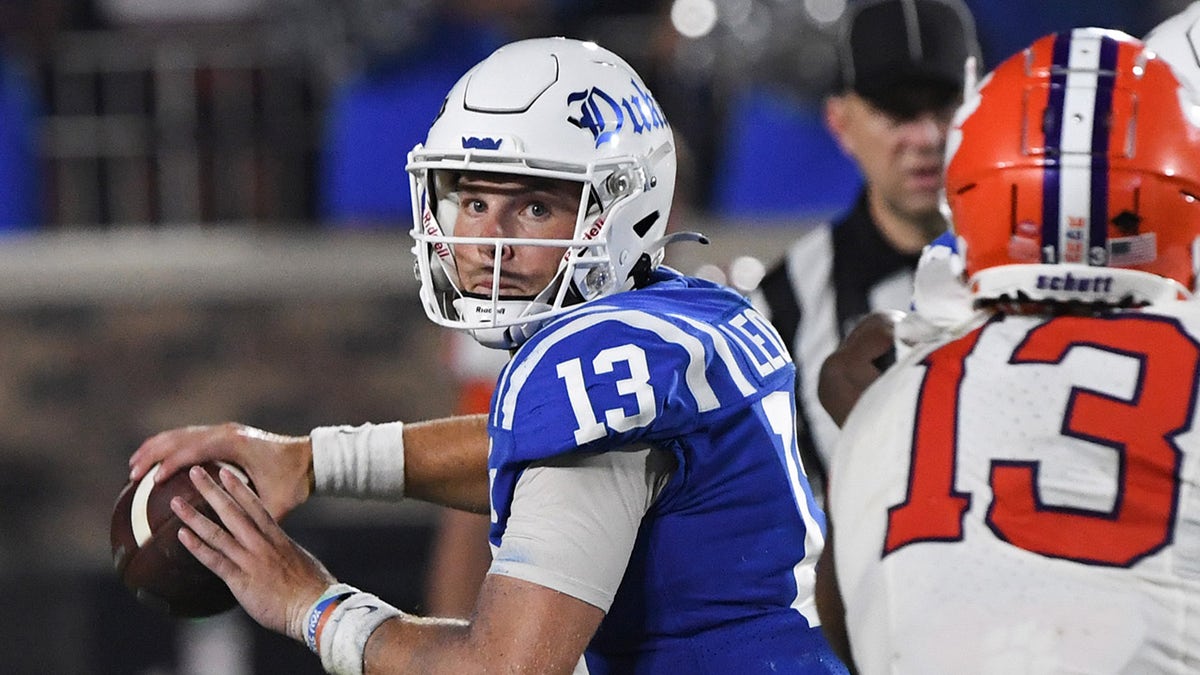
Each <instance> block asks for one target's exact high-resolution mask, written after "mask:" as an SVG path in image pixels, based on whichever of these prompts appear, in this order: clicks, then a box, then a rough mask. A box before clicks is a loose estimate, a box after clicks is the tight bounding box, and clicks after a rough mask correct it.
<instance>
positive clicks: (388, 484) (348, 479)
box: [309, 422, 404, 499]
mask: <svg viewBox="0 0 1200 675" xmlns="http://www.w3.org/2000/svg"><path fill="white" fill-rule="evenodd" d="M309 438H310V439H312V453H313V477H314V478H315V479H316V490H315V491H316V493H317V494H319V495H327V496H335V497H367V498H379V499H401V498H403V497H404V423H403V422H388V423H387V424H364V425H362V426H357V427H352V426H340V427H317V428H316V429H313V430H312V432H311V433H310V434H309Z"/></svg>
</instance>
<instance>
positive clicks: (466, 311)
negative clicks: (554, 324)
mask: <svg viewBox="0 0 1200 675" xmlns="http://www.w3.org/2000/svg"><path fill="white" fill-rule="evenodd" d="M452 304H453V305H454V309H455V310H456V311H457V312H458V316H459V319H460V320H461V321H462V322H463V323H464V324H466V326H465V328H466V329H467V330H469V331H470V333H471V337H473V338H475V341H476V342H478V343H479V344H481V345H483V346H484V347H490V348H491V349H515V348H516V347H520V346H521V344H523V343H524V342H525V341H526V340H528V339H529V337H530V336H531V335H533V334H534V333H535V332H537V329H538V328H541V325H542V322H543V321H544V319H542V320H536V319H535V320H532V321H528V322H524V323H520V322H517V321H516V320H517V319H519V318H520V317H522V316H526V315H529V314H537V313H541V312H547V311H549V310H550V305H547V304H546V303H543V302H535V301H531V300H497V301H494V302H493V301H492V300H491V299H490V298H456V299H455V300H454V301H453V303H452ZM493 311H494V312H495V314H496V316H493ZM496 319H499V323H500V325H499V326H496V325H494V324H496V323H497V321H496Z"/></svg>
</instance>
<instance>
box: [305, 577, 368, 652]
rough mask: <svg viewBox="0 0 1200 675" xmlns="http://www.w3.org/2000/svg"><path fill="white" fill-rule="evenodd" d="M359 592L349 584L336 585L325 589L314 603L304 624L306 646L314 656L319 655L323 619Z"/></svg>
mask: <svg viewBox="0 0 1200 675" xmlns="http://www.w3.org/2000/svg"><path fill="white" fill-rule="evenodd" d="M357 592H358V589H357V588H354V587H353V586H350V585H348V584H334V585H332V586H330V587H329V588H327V589H325V592H324V593H322V594H321V597H319V598H317V601H316V602H314V603H313V605H312V607H311V608H310V609H309V610H308V618H307V619H306V620H305V622H304V644H305V645H306V646H307V647H308V648H309V650H311V651H312V653H314V654H319V653H320V652H318V651H317V632H318V630H319V629H320V627H321V617H322V615H324V614H325V612H327V611H328V610H329V608H330V607H332V606H333V605H335V604H336V603H338V602H340V601H342V600H345V599H346V598H348V597H350V596H351V595H354V594H355V593H357Z"/></svg>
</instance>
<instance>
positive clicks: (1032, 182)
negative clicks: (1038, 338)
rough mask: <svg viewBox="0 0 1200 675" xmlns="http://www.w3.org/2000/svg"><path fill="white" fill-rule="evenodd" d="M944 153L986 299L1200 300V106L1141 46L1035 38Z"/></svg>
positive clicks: (966, 108)
mask: <svg viewBox="0 0 1200 675" xmlns="http://www.w3.org/2000/svg"><path fill="white" fill-rule="evenodd" d="M946 152H947V155H946V206H947V207H948V210H949V214H948V215H949V218H950V221H951V226H952V229H953V232H954V233H955V235H957V237H958V246H959V250H960V253H961V254H962V255H963V256H964V263H965V271H966V275H967V277H968V283H969V285H970V288H971V292H972V294H973V295H974V297H975V299H976V300H977V301H978V300H982V299H1009V300H1054V301H1079V302H1084V303H1103V304H1114V305H1141V304H1146V303H1150V302H1156V301H1159V300H1163V299H1168V298H1179V297H1188V296H1189V295H1190V292H1191V291H1193V290H1195V287H1196V276H1197V267H1196V266H1197V263H1196V260H1197V251H1198V249H1197V242H1198V241H1200V239H1198V237H1200V202H1197V198H1198V197H1200V99H1197V97H1196V94H1194V93H1193V92H1192V91H1191V90H1190V89H1188V88H1186V87H1185V86H1183V85H1181V84H1180V82H1179V80H1178V79H1177V78H1176V77H1175V75H1174V74H1173V73H1172V71H1171V69H1170V68H1169V67H1168V66H1167V65H1166V63H1165V62H1163V61H1162V60H1161V59H1160V58H1158V57H1157V56H1156V55H1155V54H1154V52H1152V51H1150V50H1148V49H1145V48H1144V47H1143V44H1142V43H1141V42H1140V41H1138V40H1136V39H1134V38H1132V37H1130V36H1129V35H1126V34H1125V33H1121V32H1118V31H1111V30H1103V29H1098V28H1079V29H1075V30H1073V31H1070V32H1064V33H1058V34H1052V35H1048V36H1045V37H1043V38H1041V39H1039V40H1037V41H1036V42H1034V43H1033V44H1032V45H1030V46H1029V47H1028V48H1026V49H1025V50H1023V51H1022V52H1020V53H1018V54H1016V55H1014V56H1012V57H1010V58H1009V59H1007V60H1006V61H1004V63H1002V64H1000V66H999V67H997V68H996V69H995V70H994V71H993V72H992V73H991V74H990V75H988V76H987V77H985V78H984V79H983V80H982V81H981V82H980V83H979V85H978V86H977V87H976V88H975V89H974V91H971V92H967V95H966V97H965V101H964V103H963V106H962V107H961V108H960V109H959V110H958V112H957V113H956V115H955V119H954V122H953V124H952V128H951V132H950V136H949V139H948V143H947V150H946Z"/></svg>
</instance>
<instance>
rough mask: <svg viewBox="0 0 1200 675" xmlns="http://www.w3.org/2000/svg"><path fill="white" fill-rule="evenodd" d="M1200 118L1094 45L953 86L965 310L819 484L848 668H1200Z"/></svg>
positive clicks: (1076, 35)
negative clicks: (962, 96)
mask: <svg viewBox="0 0 1200 675" xmlns="http://www.w3.org/2000/svg"><path fill="white" fill-rule="evenodd" d="M1198 111H1200V99H1198V98H1197V97H1196V95H1195V94H1194V93H1193V92H1192V91H1191V90H1190V88H1188V87H1186V86H1184V85H1182V84H1181V83H1180V81H1179V79H1178V78H1177V76H1176V75H1175V74H1174V73H1173V72H1172V69H1171V68H1169V67H1168V66H1167V65H1166V63H1165V62H1164V61H1163V59H1161V58H1159V57H1158V56H1156V55H1155V54H1154V52H1152V51H1151V50H1149V49H1147V48H1145V47H1144V46H1143V44H1142V43H1141V42H1139V41H1138V40H1136V39H1134V38H1131V37H1129V36H1128V35H1125V34H1123V33H1119V32H1115V31H1107V30H1101V29H1095V28H1085V29H1076V30H1074V31H1071V32H1065V33H1060V34H1055V35H1050V36H1047V37H1044V38H1042V39H1040V40H1038V41H1036V42H1034V43H1033V44H1032V45H1031V46H1030V47H1028V48H1027V49H1026V50H1024V51H1022V52H1021V53H1019V54H1017V55H1015V56H1013V57H1011V58H1010V59H1008V60H1006V61H1005V62H1004V63H1002V64H1001V65H1000V66H999V67H998V68H996V69H995V70H994V71H993V73H992V74H991V75H989V76H988V77H987V78H985V79H984V80H983V81H982V82H981V83H980V84H979V86H978V87H977V88H976V89H975V90H974V91H972V92H969V93H968V95H967V97H966V102H965V103H964V105H963V106H962V108H960V110H959V112H958V113H957V114H956V116H955V120H954V124H953V129H952V132H951V135H950V140H949V149H948V152H947V157H948V161H947V176H946V195H947V200H948V208H949V211H950V213H951V223H952V227H953V232H954V235H955V236H956V239H957V242H958V247H959V251H958V253H959V255H961V258H960V260H961V262H962V265H963V266H964V275H965V279H966V280H967V284H966V286H965V287H963V288H964V289H965V291H966V292H965V294H962V295H956V294H957V291H956V292H955V294H954V295H955V296H956V297H959V298H961V299H962V300H963V301H964V302H966V303H968V304H967V305H966V307H965V308H964V309H965V310H967V311H964V312H962V313H961V314H959V316H962V317H967V318H966V319H965V320H964V321H961V322H960V323H958V324H957V325H955V324H953V323H946V324H944V325H941V326H938V327H936V328H937V329H938V330H934V331H932V332H931V333H930V334H929V335H927V336H926V337H927V338H928V340H927V341H926V342H925V343H923V344H920V343H918V344H916V345H914V348H913V350H912V351H911V352H910V353H908V354H907V355H906V356H903V355H902V356H901V358H900V360H899V361H898V362H897V363H896V364H895V365H894V366H892V367H891V368H889V369H888V370H887V371H886V372H885V373H884V374H883V375H882V377H880V379H879V380H878V381H876V382H875V384H874V385H872V386H871V387H870V388H869V389H867V391H866V392H865V393H864V394H863V395H862V398H861V399H860V400H859V402H858V404H857V405H856V406H855V407H854V409H853V411H852V412H851V413H850V415H849V417H848V418H847V419H846V422H845V426H844V428H843V433H842V435H841V437H840V440H839V442H838V445H837V451H836V453H835V459H834V463H833V466H832V469H831V474H830V477H831V486H830V493H829V497H830V501H829V513H830V519H831V523H833V525H834V526H835V528H836V532H837V534H836V537H835V536H833V535H832V532H831V534H830V538H829V542H828V544H829V547H828V548H827V550H828V551H829V553H830V554H831V557H830V558H829V559H827V560H824V561H823V562H822V574H821V583H822V584H826V583H829V582H834V583H836V586H837V588H838V589H840V594H841V600H842V602H844V625H845V628H846V631H847V636H848V648H849V650H850V651H851V652H852V655H853V661H854V663H855V664H856V665H857V667H858V668H859V669H860V670H861V671H862V672H869V673H874V672H890V673H928V672H988V673H1001V672H1004V673H1008V672H1022V673H1028V672H1138V673H1146V672H1156V673H1160V672H1161V673H1165V672H1178V673H1183V672H1193V671H1194V670H1195V668H1196V664H1197V663H1198V662H1200V622H1198V621H1196V620H1194V617H1196V616H1198V615H1200V568H1198V567H1197V566H1196V565H1195V564H1193V562H1192V561H1194V560H1195V559H1196V551H1197V550H1200V530H1197V528H1196V526H1195V524H1196V523H1197V522H1200V501H1197V498H1196V495H1197V494H1200V493H1198V492H1197V487H1198V485H1197V483H1198V481H1197V477H1196V476H1197V474H1196V466H1195V462H1196V460H1197V458H1198V456H1200V440H1198V439H1197V437H1196V435H1195V434H1194V433H1193V427H1194V421H1195V420H1194V418H1195V415H1196V402H1197V394H1198V392H1200V305H1198V304H1197V303H1196V300H1195V299H1194V295H1193V294H1194V293H1195V291H1196V283H1197V270H1198V269H1200V258H1198V256H1200V201H1198V199H1200V115H1198ZM920 309H921V305H920V303H919V302H918V304H917V310H918V311H919V310H920ZM939 332H940V335H937V334H938V333H939ZM934 335H937V337H933V336H934ZM826 571H832V572H836V575H828V574H826V573H825V572H826ZM819 597H821V598H826V597H829V596H825V595H821V596H819ZM836 611H837V608H836V607H835V606H832V605H829V604H828V603H826V602H825V601H824V600H823V601H822V614H823V616H825V617H826V618H829V617H832V616H834V613H835V612H836ZM842 647H843V648H844V647H845V645H842Z"/></svg>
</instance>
